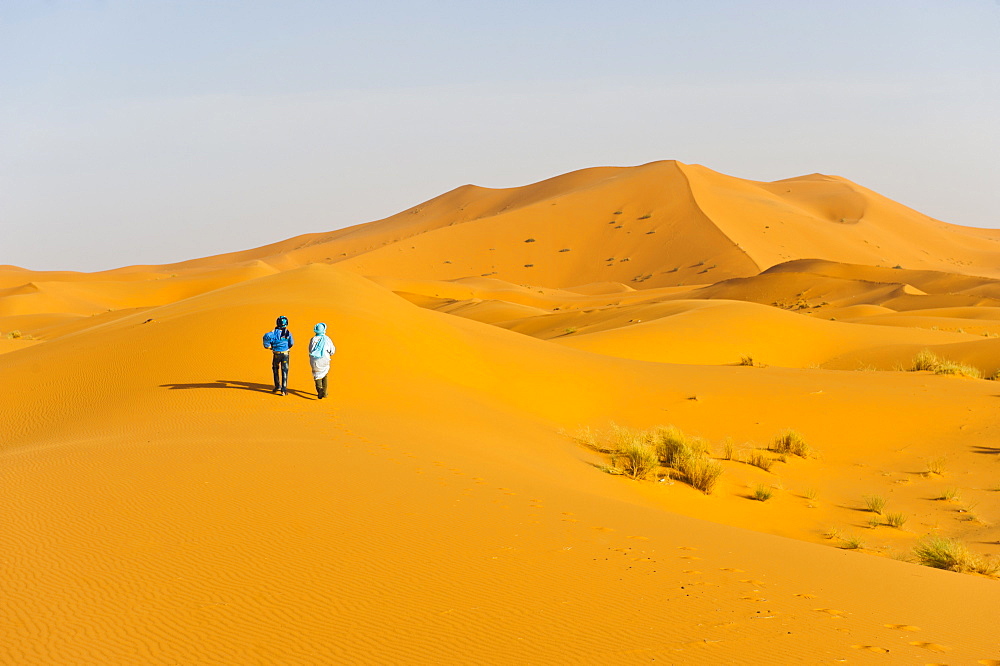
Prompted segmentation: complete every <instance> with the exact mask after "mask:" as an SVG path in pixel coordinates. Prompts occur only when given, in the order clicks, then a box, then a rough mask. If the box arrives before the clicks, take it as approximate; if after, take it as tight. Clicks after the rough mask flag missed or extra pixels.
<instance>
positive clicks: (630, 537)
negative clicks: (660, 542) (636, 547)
mask: <svg viewBox="0 0 1000 666" xmlns="http://www.w3.org/2000/svg"><path fill="white" fill-rule="evenodd" d="M625 538H626V539H636V540H638V541H649V537H644V536H627V537H625Z"/></svg>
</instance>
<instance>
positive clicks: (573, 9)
mask: <svg viewBox="0 0 1000 666" xmlns="http://www.w3.org/2000/svg"><path fill="white" fill-rule="evenodd" d="M997 118H1000V3H998V2H996V1H995V0H951V1H944V0H941V1H937V2H921V1H919V0H910V1H888V0H886V1H882V0H866V1H863V2H861V1H846V2H829V3H814V2H808V3H806V2H801V0H799V1H784V0H782V1H775V2H735V1H728V2H727V1H723V0H703V1H694V0H692V1H690V2H673V1H670V0H660V1H658V2H653V1H645V0H616V1H609V0H603V1H601V2H594V1H591V0H579V1H576V2H570V1H563V0H552V1H547V0H535V1H533V2H527V1H521V0H507V1H505V2H476V1H474V0H469V1H465V2H458V1H448V0H424V1H422V2H420V1H416V0H399V1H393V2H378V1H371V2H367V3H359V2H356V1H355V2H339V1H338V2H319V1H311V2H310V1H304V0H282V1H280V2H279V1H274V2H262V1H244V2H226V1H209V0H203V1H201V2H180V1H176V2H169V1H165V0H164V1H157V0H133V1H130V2H126V1H118V2H115V1H110V0H106V1H98V0H73V1H68V0H65V1H61V0H30V1H29V0H25V1H23V2H22V1H19V0H2V1H0V264H15V265H19V266H24V267H27V268H34V269H73V270H100V269H106V268H114V267H117V266H122V265H128V264H137V263H166V262H172V261H180V260H184V259H192V258H196V257H200V256H205V255H209V254H215V253H219V252H228V251H234V250H240V249H245V248H248V247H254V246H257V245H263V244H266V243H269V242H273V241H277V240H282V239H284V238H288V237H291V236H294V235H297V234H302V233H307V232H314V231H327V230H331V229H336V228H340V227H343V226H347V225H351V224H357V223H360V222H367V221H370V220H374V219H378V218H381V217H385V216H387V215H391V214H393V213H396V212H398V211H400V210H403V209H406V208H408V207H410V206H412V205H414V204H416V203H419V202H420V201H423V200H426V199H429V198H431V197H434V196H436V195H438V194H441V193H443V192H445V191H447V190H450V189H452V188H454V187H457V186H459V185H462V184H464V183H475V184H477V185H482V186H486V187H511V186H517V185H524V184H527V183H530V182H534V181H537V180H541V179H543V178H548V177H550V176H554V175H557V174H559V173H564V172H567V171H572V170H575V169H580V168H584V167H590V166H601V165H635V164H641V163H644V162H649V161H652V160H657V159H679V160H681V161H683V162H693V163H699V164H704V165H705V166H708V167H710V168H712V169H715V170H717V171H721V172H723V173H728V174H732V175H736V176H740V177H743V178H750V179H754V180H774V179H778V178H788V177H792V176H796V175H801V174H805V173H812V172H817V171H818V172H822V173H831V174H837V175H841V176H845V177H847V178H850V179H852V180H855V181H857V182H858V183H860V184H862V185H864V186H866V187H870V188H872V189H874V190H876V191H879V192H881V193H882V194H885V195H886V196H889V197H892V198H894V199H896V200H898V201H900V202H902V203H904V204H906V205H908V206H911V207H913V208H916V209H917V210H920V211H922V212H925V213H927V214H929V215H932V216H934V217H937V218H940V219H943V220H945V221H947V222H952V223H956V224H965V225H975V226H988V227H1000V214H998V211H1000V187H998V183H1000V165H998V158H997V154H998V149H1000V130H998V122H997Z"/></svg>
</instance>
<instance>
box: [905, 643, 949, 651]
mask: <svg viewBox="0 0 1000 666" xmlns="http://www.w3.org/2000/svg"><path fill="white" fill-rule="evenodd" d="M910 645H913V646H914V647H919V648H923V649H925V650H930V651H931V652H947V651H948V650H950V649H951V648H949V647H945V646H944V645H938V644H937V643H927V642H926V641H910Z"/></svg>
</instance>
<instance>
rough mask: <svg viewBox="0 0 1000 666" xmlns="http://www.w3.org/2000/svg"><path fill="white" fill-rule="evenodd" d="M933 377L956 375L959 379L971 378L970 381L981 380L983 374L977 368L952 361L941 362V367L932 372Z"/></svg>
mask: <svg viewBox="0 0 1000 666" xmlns="http://www.w3.org/2000/svg"><path fill="white" fill-rule="evenodd" d="M934 374H935V375H957V376H959V377H971V378H972V379H982V378H983V373H982V372H981V371H980V370H979V368H976V367H973V366H971V365H966V364H964V363H955V362H954V361H942V362H941V365H939V366H938V368H937V369H936V370H935V371H934Z"/></svg>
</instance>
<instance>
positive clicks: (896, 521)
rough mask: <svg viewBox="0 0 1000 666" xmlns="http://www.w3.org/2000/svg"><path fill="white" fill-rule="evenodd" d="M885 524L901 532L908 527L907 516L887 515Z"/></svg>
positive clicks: (900, 514)
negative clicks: (905, 526) (904, 527)
mask: <svg viewBox="0 0 1000 666" xmlns="http://www.w3.org/2000/svg"><path fill="white" fill-rule="evenodd" d="M885 524H886V525H888V526H889V527H895V528H896V529H897V530H901V529H903V526H904V525H906V515H905V514H902V513H887V514H885Z"/></svg>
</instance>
